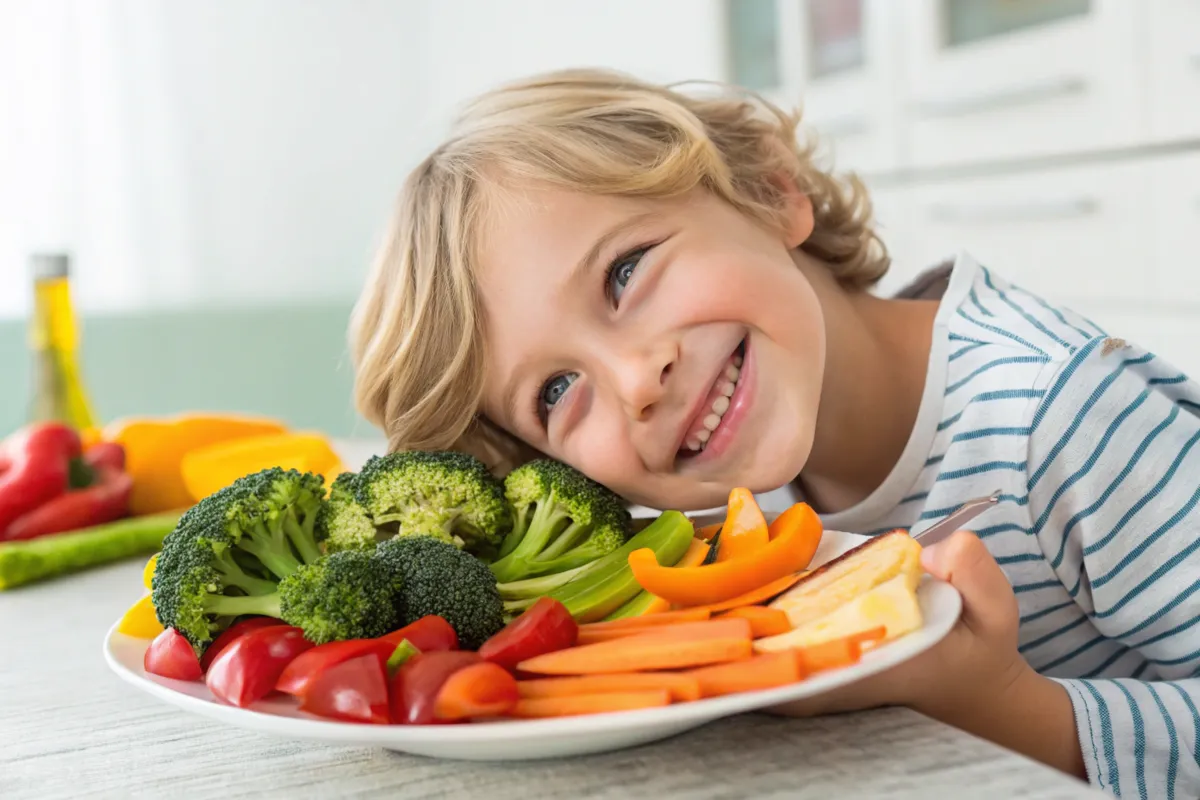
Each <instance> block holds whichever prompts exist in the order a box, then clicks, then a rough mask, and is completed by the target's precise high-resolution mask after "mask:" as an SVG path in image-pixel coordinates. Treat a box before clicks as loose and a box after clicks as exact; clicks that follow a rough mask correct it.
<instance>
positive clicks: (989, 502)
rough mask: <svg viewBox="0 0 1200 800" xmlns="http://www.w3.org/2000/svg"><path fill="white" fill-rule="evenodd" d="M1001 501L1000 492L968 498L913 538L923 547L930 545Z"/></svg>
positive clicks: (959, 528)
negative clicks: (972, 498)
mask: <svg viewBox="0 0 1200 800" xmlns="http://www.w3.org/2000/svg"><path fill="white" fill-rule="evenodd" d="M999 502H1000V492H998V491H996V492H992V493H991V494H990V495H988V496H987V497H978V498H976V499H974V500H968V501H967V502H965V503H963V504H962V505H961V506H959V507H958V508H957V509H955V510H954V511H953V512H951V513H950V515H949V516H947V517H945V518H944V519H942V520H941V521H940V522H936V523H934V524H933V525H930V526H929V527H928V528H926V529H925V530H923V531H921V532H920V533H918V534H917V535H916V536H914V537H913V538H914V539H916V540H917V541H918V542H920V543H921V545H922V546H923V547H928V546H929V545H932V544H937V543H938V542H940V541H942V540H943V539H945V538H946V537H947V536H949V535H950V534H952V533H954V532H955V531H957V530H961V529H962V526H963V525H965V524H966V523H968V522H970V521H971V520H973V519H975V517H977V516H979V515H980V514H982V513H983V512H984V511H987V510H988V509H989V508H991V507H992V506H994V505H996V504H997V503H999Z"/></svg>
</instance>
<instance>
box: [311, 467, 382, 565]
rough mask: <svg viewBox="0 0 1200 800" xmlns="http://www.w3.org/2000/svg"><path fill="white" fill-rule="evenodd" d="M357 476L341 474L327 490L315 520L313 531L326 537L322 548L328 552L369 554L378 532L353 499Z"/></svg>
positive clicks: (365, 512) (354, 474) (356, 488)
mask: <svg viewBox="0 0 1200 800" xmlns="http://www.w3.org/2000/svg"><path fill="white" fill-rule="evenodd" d="M357 491H358V475H357V474H356V473H353V472H343V473H342V474H341V475H338V476H337V478H336V479H335V480H334V482H333V484H332V485H331V486H330V487H329V498H328V499H327V500H326V501H325V506H324V508H322V509H321V514H320V516H318V518H317V528H318V530H320V531H322V532H323V533H324V534H325V535H326V537H327V538H326V539H325V546H326V547H327V548H328V549H329V550H330V551H337V550H371V549H372V548H374V547H375V543H376V541H377V538H376V537H377V534H378V532H377V531H376V530H375V525H374V524H373V523H372V522H371V518H370V517H368V516H367V510H366V509H365V508H363V507H362V506H361V505H359V502H358V500H356V499H355V494H356V493H357Z"/></svg>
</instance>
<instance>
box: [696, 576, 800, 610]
mask: <svg viewBox="0 0 1200 800" xmlns="http://www.w3.org/2000/svg"><path fill="white" fill-rule="evenodd" d="M798 580H800V576H799V575H784V576H783V577H782V578H779V579H778V580H774V581H771V582H770V583H767V584H765V585H763V586H760V587H758V588H757V589H752V590H750V591H749V592H746V593H745V594H743V595H738V596H737V597H731V598H730V599H728V600H725V601H723V602H720V603H713V604H712V605H707V606H699V608H707V609H708V610H709V611H710V612H711V613H713V614H717V613H720V612H722V611H728V610H730V609H732V608H744V607H746V606H756V605H760V604H761V603H766V602H768V601H770V600H774V599H775V598H776V597H778V596H779V595H781V594H783V593H784V592H786V591H787V590H788V589H790V588H792V587H793V586H795V585H796V581H798ZM693 607H695V606H693Z"/></svg>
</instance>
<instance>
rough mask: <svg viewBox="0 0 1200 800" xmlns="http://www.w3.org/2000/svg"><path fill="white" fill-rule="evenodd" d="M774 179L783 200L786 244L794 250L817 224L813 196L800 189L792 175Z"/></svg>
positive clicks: (779, 176)
mask: <svg viewBox="0 0 1200 800" xmlns="http://www.w3.org/2000/svg"><path fill="white" fill-rule="evenodd" d="M774 180H775V185H776V186H778V187H779V190H780V193H781V195H782V200H783V205H782V208H781V209H780V210H781V211H782V212H783V223H784V225H783V236H784V244H786V245H787V248H788V249H789V250H794V249H795V248H797V247H799V246H800V245H802V244H804V243H805V242H806V241H808V237H810V236H812V232H813V227H814V225H815V224H816V223H815V221H814V219H813V204H812V198H810V197H809V196H808V195H807V194H805V193H804V192H802V191H800V187H798V186H797V185H796V181H795V180H794V179H793V178H792V176H791V175H777V176H775V179H774Z"/></svg>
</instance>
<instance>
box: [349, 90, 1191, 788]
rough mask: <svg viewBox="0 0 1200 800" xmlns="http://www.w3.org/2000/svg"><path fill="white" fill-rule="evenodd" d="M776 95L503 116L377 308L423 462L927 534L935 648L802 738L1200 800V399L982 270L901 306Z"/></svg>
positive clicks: (853, 195) (450, 142) (393, 243)
mask: <svg viewBox="0 0 1200 800" xmlns="http://www.w3.org/2000/svg"><path fill="white" fill-rule="evenodd" d="M796 124H797V123H796V120H795V119H794V118H793V117H791V116H789V115H787V114H784V113H783V112H782V111H780V110H778V109H776V108H774V107H772V106H771V105H769V104H767V103H765V102H763V101H762V100H761V99H758V98H755V97H753V96H751V95H748V94H746V93H741V92H736V91H734V90H731V89H718V90H713V89H711V88H710V89H706V91H704V92H695V93H686V92H684V91H682V90H681V89H679V88H673V87H662V86H656V85H652V84H648V83H644V82H641V81H638V80H636V79H634V78H631V77H628V76H625V75H620V74H614V73H609V72H603V71H584V70H579V71H567V72H560V73H554V74H549V75H543V76H539V77H535V78H532V79H529V80H527V81H523V82H520V83H516V84H513V85H509V86H505V87H502V88H501V89H498V90H496V91H494V92H491V93H489V94H487V95H484V96H483V97H481V98H479V99H477V100H476V101H475V102H474V103H472V104H471V105H470V106H469V107H468V108H467V109H466V110H465V111H464V113H463V115H462V116H461V118H460V119H459V120H458V122H457V124H456V126H455V128H454V130H453V132H452V133H451V135H450V136H449V138H448V139H447V140H446V141H445V143H444V144H442V145H441V146H440V147H439V148H437V150H435V151H434V152H433V153H432V154H430V155H429V156H428V157H427V158H426V159H425V160H424V161H423V162H422V163H421V164H420V165H419V166H418V167H417V168H416V169H415V170H414V171H413V173H412V174H411V175H410V176H409V178H408V181H407V182H406V184H405V186H404V189H403V191H402V194H401V197H400V201H399V204H398V207H397V209H396V212H395V216H394V219H393V222H392V227H391V231H390V233H389V235H388V237H387V240H386V242H385V244H384V246H383V248H382V251H381V253H380V256H379V258H378V259H377V261H376V263H375V265H374V268H373V270H372V273H371V276H370V278H369V282H368V285H367V287H366V289H365V291H364V294H363V296H362V298H361V299H360V302H359V305H358V306H357V308H356V310H355V315H354V319H353V324H352V347H353V351H354V358H355V362H356V372H357V374H356V381H357V386H356V391H357V400H358V405H359V408H360V410H361V411H362V413H363V414H364V415H365V416H366V417H367V418H368V419H370V420H371V421H372V422H374V423H376V424H377V425H379V426H380V427H381V428H382V429H383V430H384V431H385V432H386V434H387V437H388V441H389V446H390V447H391V448H392V449H394V450H397V449H442V448H455V449H461V450H465V451H468V452H472V453H474V454H476V455H479V456H480V457H481V458H483V459H484V460H485V461H487V462H488V463H489V464H490V465H492V466H493V467H494V468H496V469H497V470H502V469H507V468H510V467H511V466H513V465H514V464H516V463H519V462H521V461H522V460H525V459H527V458H529V457H531V455H533V454H537V453H541V454H545V455H548V456H551V457H553V458H557V459H559V460H562V461H565V462H567V463H569V464H571V465H572V466H574V467H576V468H577V469H579V470H581V471H583V472H584V473H586V474H587V475H589V476H590V477H592V478H593V479H595V480H597V481H599V482H601V483H604V484H605V485H607V486H608V487H610V488H611V489H613V490H614V491H616V492H618V493H620V494H621V495H623V496H624V497H626V498H628V499H629V500H631V501H634V502H637V503H640V504H643V505H647V506H651V507H654V508H674V509H681V510H691V509H697V508H710V507H714V506H719V505H721V504H722V503H723V502H724V500H725V499H726V498H727V497H728V494H729V491H730V489H731V488H733V487H735V486H745V487H748V488H750V489H752V490H753V491H756V492H765V491H769V490H773V489H777V488H779V487H784V486H787V487H790V489H791V491H792V492H793V493H794V494H795V495H796V496H797V498H798V499H802V500H804V501H805V502H808V503H809V504H811V505H812V506H813V507H814V508H815V509H816V510H817V511H818V512H819V513H820V514H821V515H822V518H823V521H824V522H825V524H826V526H827V527H829V528H831V529H837V530H845V531H852V532H858V533H864V534H878V533H881V532H884V531H887V530H890V529H893V528H911V529H918V528H921V527H922V526H924V525H927V524H929V523H931V522H933V521H936V519H938V518H940V517H941V516H944V515H945V514H947V513H949V512H950V511H951V510H953V509H954V508H955V507H956V506H957V505H959V504H961V503H963V502H965V501H966V500H969V499H972V498H975V497H979V496H982V495H988V494H991V493H992V492H993V491H997V490H998V491H1000V492H1001V494H1002V501H1001V503H1000V504H999V505H998V506H997V507H995V508H993V509H991V510H990V511H988V512H987V513H986V514H985V515H983V516H981V517H980V518H979V519H978V520H977V524H978V526H979V527H978V528H977V529H976V533H974V534H969V533H960V534H957V535H955V536H954V537H952V538H951V539H949V540H947V541H946V542H944V543H942V544H940V545H936V546H934V547H931V548H927V549H926V551H925V552H924V555H923V563H924V565H925V567H926V569H927V570H929V571H930V572H931V573H933V574H934V575H937V576H939V577H941V578H943V579H945V580H948V581H949V582H951V583H952V584H953V585H954V586H955V587H956V588H957V589H958V590H959V592H960V593H961V594H962V596H963V598H964V613H963V617H962V619H961V621H960V623H959V624H958V626H957V627H956V629H955V630H954V631H953V633H952V634H951V635H950V636H949V637H947V638H946V639H945V640H943V641H942V642H941V643H940V644H939V645H938V646H937V647H935V648H934V649H933V650H930V651H928V652H927V653H925V654H923V655H922V656H920V657H919V658H917V659H915V660H913V661H911V662H909V663H907V664H905V665H903V666H902V667H899V668H897V669H895V670H892V671H891V672H888V673H885V674H883V675H881V676H879V677H877V678H874V679H872V680H870V681H869V682H866V683H863V684H858V685H856V686H853V687H851V689H850V690H847V691H846V692H844V693H842V694H840V695H834V696H828V697H823V698H820V699H819V701H818V702H817V703H815V704H808V705H805V706H797V707H795V708H793V709H791V711H792V713H796V714H812V713H826V712H831V711H838V710H846V709H851V708H861V707H870V706H876V705H888V704H900V705H907V706H910V707H913V708H915V709H917V710H919V711H922V712H924V713H926V714H929V715H931V716H933V717H935V718H937V719H941V720H943V721H945V722H947V723H949V724H952V725H956V726H958V727H960V728H963V729H964V730H967V731H970V732H973V733H975V734H977V735H980V736H983V737H985V738H988V739H991V740H992V741H995V742H998V743H1000V744H1002V745H1005V746H1007V747H1010V748H1013V749H1015V750H1018V751H1020V752H1023V753H1026V754H1028V755H1029V756H1031V757H1033V758H1036V759H1039V760H1041V761H1043V762H1045V763H1048V764H1051V765H1053V766H1055V767H1057V768H1059V769H1061V770H1063V771H1065V772H1068V773H1071V774H1075V775H1077V776H1080V777H1086V778H1088V779H1089V780H1091V781H1092V782H1093V783H1094V784H1096V785H1098V786H1100V787H1102V788H1104V789H1106V790H1108V791H1110V792H1112V793H1113V794H1117V795H1127V796H1131V795H1135V794H1137V795H1140V796H1142V797H1146V796H1155V797H1160V796H1161V797H1172V796H1174V795H1175V794H1176V793H1178V794H1179V795H1180V796H1189V797H1195V796H1200V736H1198V733H1200V712H1198V711H1197V702H1200V681H1197V680H1196V679H1194V678H1193V677H1192V676H1193V675H1194V674H1196V672H1197V670H1198V669H1200V633H1198V632H1197V630H1198V629H1197V628H1196V627H1195V625H1196V623H1197V621H1200V594H1198V593H1197V592H1196V590H1197V589H1198V588H1200V553H1198V552H1197V551H1200V522H1197V520H1198V519H1200V518H1197V517H1196V516H1194V515H1190V512H1191V510H1192V508H1193V507H1194V506H1195V504H1196V502H1197V500H1198V499H1200V488H1198V487H1200V481H1198V480H1197V478H1196V476H1197V475H1200V452H1197V453H1194V452H1193V445H1194V444H1195V443H1196V442H1197V441H1198V440H1200V420H1198V419H1197V416H1196V409H1197V408H1200V405H1198V404H1200V387H1197V385H1196V384H1195V383H1194V382H1192V381H1190V380H1189V379H1187V378H1186V377H1185V376H1183V375H1181V374H1180V373H1179V372H1178V370H1176V369H1175V368H1173V367H1171V366H1170V365H1168V364H1166V363H1164V362H1163V361H1162V360H1161V359H1159V358H1156V357H1154V356H1153V355H1152V354H1150V353H1147V352H1146V351H1144V350H1141V349H1139V348H1138V347H1136V346H1135V345H1133V344H1131V343H1128V342H1124V341H1122V340H1120V339H1116V338H1112V337H1110V336H1109V335H1108V334H1107V333H1106V332H1105V331H1103V330H1102V329H1100V328H1099V327H1097V326H1096V325H1094V324H1093V323H1091V322H1089V321H1087V320H1085V319H1083V318H1082V317H1079V316H1078V315H1076V314H1073V313H1072V312H1070V311H1069V310H1067V309H1063V308H1058V307H1055V306H1053V305H1051V304H1049V303H1047V302H1045V301H1044V300H1042V299H1040V298H1039V297H1037V296H1036V295H1035V294H1032V293H1030V292H1028V291H1025V290H1024V289H1023V288H1018V287H1015V286H1012V285H1010V284H1009V283H1007V282H1005V281H1004V280H1003V278H1002V277H1000V275H999V274H997V273H994V272H992V271H990V270H989V269H986V268H985V267H984V266H982V265H980V264H978V263H976V262H975V261H974V260H973V259H972V258H971V257H970V256H969V255H968V254H966V253H962V254H959V255H958V256H956V257H955V258H953V259H952V260H950V261H948V262H947V263H946V264H944V265H942V266H941V267H939V268H937V269H934V270H933V271H931V272H930V273H928V274H927V275H926V276H924V277H923V278H922V279H921V280H920V281H919V282H918V283H917V284H915V285H914V286H913V287H911V288H910V289H909V290H908V291H906V292H905V293H903V297H901V298H881V297H878V296H876V295H875V294H873V293H872V292H871V291H870V290H871V287H872V286H873V285H874V284H875V283H876V282H877V281H878V280H879V279H880V278H881V277H882V276H883V275H884V274H885V272H886V271H887V269H888V267H889V258H888V255H887V251H886V248H885V247H884V244H883V243H882V242H881V241H880V240H879V238H878V237H877V236H876V234H875V232H874V231H873V229H872V224H871V207H870V202H869V199H868V197H867V193H866V191H865V189H864V188H863V186H862V185H861V184H859V183H858V182H856V181H854V180H853V179H839V178H835V177H834V176H832V175H830V174H827V173H825V172H823V171H822V170H821V169H819V168H818V167H817V166H816V165H815V163H814V159H813V156H812V153H811V151H809V150H808V149H806V148H805V147H803V146H800V145H798V144H797V135H796V133H797V129H796Z"/></svg>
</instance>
